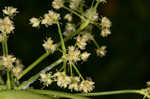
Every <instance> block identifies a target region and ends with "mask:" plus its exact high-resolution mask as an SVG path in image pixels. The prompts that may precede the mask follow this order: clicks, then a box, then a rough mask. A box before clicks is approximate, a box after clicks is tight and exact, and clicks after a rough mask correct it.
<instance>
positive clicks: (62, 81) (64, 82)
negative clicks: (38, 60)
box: [54, 72, 71, 88]
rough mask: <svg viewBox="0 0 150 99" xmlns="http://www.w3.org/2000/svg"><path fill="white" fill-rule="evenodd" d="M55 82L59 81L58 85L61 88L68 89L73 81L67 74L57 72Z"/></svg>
mask: <svg viewBox="0 0 150 99" xmlns="http://www.w3.org/2000/svg"><path fill="white" fill-rule="evenodd" d="M54 77H55V78H56V79H55V80H56V81H57V85H58V86H59V87H63V88H66V87H67V86H68V85H69V84H70V83H71V79H70V77H69V76H67V75H66V74H65V72H56V73H55V74H54Z"/></svg>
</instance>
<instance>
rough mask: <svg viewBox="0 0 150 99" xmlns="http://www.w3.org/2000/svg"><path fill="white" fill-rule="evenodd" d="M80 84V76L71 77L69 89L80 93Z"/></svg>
mask: <svg viewBox="0 0 150 99" xmlns="http://www.w3.org/2000/svg"><path fill="white" fill-rule="evenodd" d="M79 82H80V78H79V77H78V76H75V77H71V83H70V84H69V87H68V89H70V90H75V91H79Z"/></svg>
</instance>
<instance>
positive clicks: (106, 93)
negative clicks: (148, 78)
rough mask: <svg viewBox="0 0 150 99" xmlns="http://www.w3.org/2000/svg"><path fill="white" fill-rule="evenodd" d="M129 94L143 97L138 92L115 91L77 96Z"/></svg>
mask: <svg viewBox="0 0 150 99" xmlns="http://www.w3.org/2000/svg"><path fill="white" fill-rule="evenodd" d="M129 93H132V94H140V95H143V94H142V93H141V91H140V90H116V91H106V92H95V93H83V94H78V95H82V96H104V95H115V94H129Z"/></svg>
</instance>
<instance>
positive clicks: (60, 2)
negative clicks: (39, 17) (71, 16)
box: [52, 0, 63, 10]
mask: <svg viewBox="0 0 150 99" xmlns="http://www.w3.org/2000/svg"><path fill="white" fill-rule="evenodd" d="M52 6H53V8H55V9H57V10H58V9H60V8H61V7H62V6H63V0H54V1H53V2H52Z"/></svg>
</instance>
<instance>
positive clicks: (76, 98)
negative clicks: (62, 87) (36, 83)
mask: <svg viewBox="0 0 150 99" xmlns="http://www.w3.org/2000/svg"><path fill="white" fill-rule="evenodd" d="M27 91H30V92H34V93H38V94H45V95H49V96H55V97H57V98H71V99H90V98H88V97H83V96H81V95H77V94H71V93H65V92H59V91H51V90H37V89H36V90H34V89H31V90H27Z"/></svg>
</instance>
